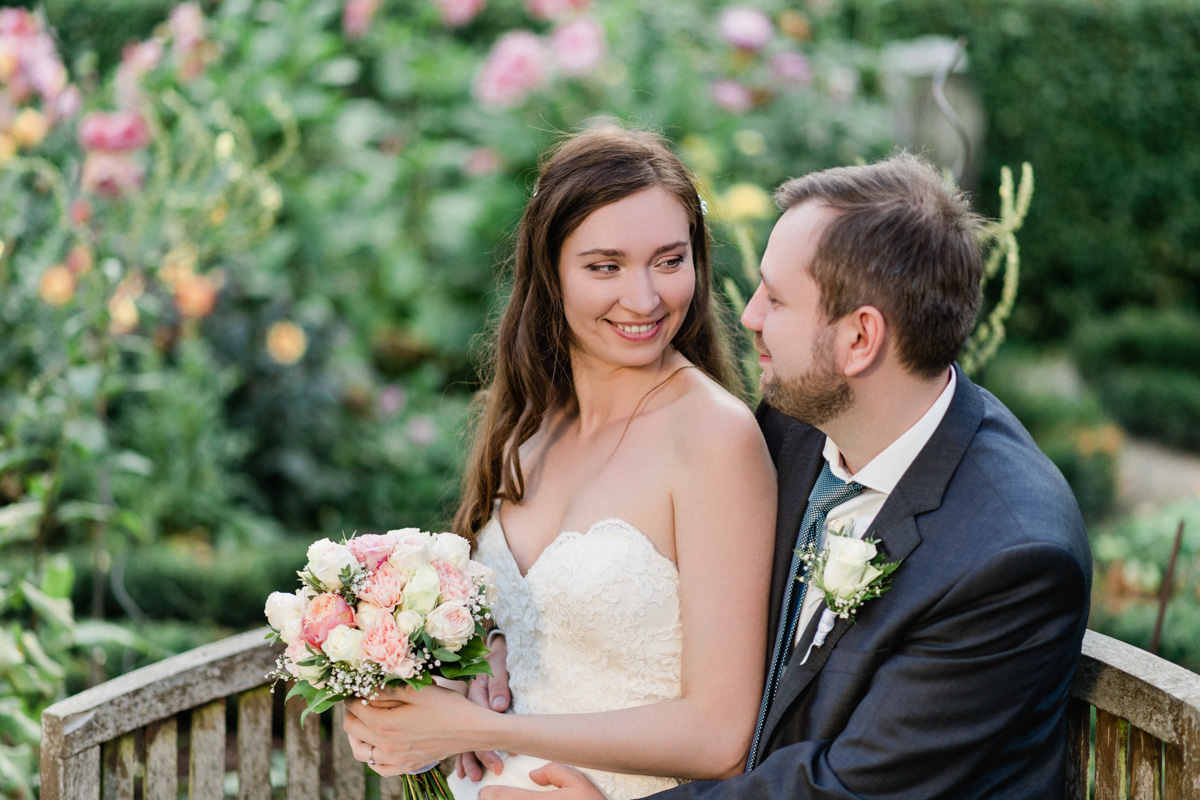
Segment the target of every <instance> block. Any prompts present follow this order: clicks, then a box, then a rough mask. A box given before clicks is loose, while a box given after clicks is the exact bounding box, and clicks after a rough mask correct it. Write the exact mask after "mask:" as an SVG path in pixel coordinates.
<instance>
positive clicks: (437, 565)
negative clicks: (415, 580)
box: [433, 558, 475, 603]
mask: <svg viewBox="0 0 1200 800" xmlns="http://www.w3.org/2000/svg"><path fill="white" fill-rule="evenodd" d="M433 568H434V570H436V571H437V577H438V584H439V585H440V586H441V589H440V592H439V593H440V594H441V596H442V600H443V601H445V602H452V603H461V602H464V601H466V600H467V599H468V598H469V597H470V596H471V593H472V592H474V591H475V584H473V583H472V582H471V579H470V578H469V577H467V576H466V575H463V574H462V573H461V572H459V571H458V568H457V567H455V566H454V565H453V564H451V563H450V562H449V561H445V560H443V559H440V558H439V559H437V560H436V561H434V562H433Z"/></svg>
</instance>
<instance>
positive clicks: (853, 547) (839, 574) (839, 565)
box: [821, 536, 883, 599]
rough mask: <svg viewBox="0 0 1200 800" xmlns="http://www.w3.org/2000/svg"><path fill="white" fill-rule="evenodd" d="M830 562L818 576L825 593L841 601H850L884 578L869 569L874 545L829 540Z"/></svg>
mask: <svg viewBox="0 0 1200 800" xmlns="http://www.w3.org/2000/svg"><path fill="white" fill-rule="evenodd" d="M827 538H828V548H829V558H828V559H827V560H826V562H825V569H824V571H823V572H822V573H821V585H822V586H823V587H824V588H825V591H827V592H829V593H831V594H835V595H837V596H838V597H841V598H843V599H846V598H849V597H853V596H854V595H856V594H858V592H859V591H861V590H862V589H865V588H866V587H867V586H870V585H871V581H873V580H875V579H876V578H878V577H879V576H880V575H881V574H883V573H882V572H881V571H880V570H878V569H876V568H875V567H872V566H871V559H873V558H874V557H875V545H873V544H871V543H870V542H864V541H862V540H861V539H855V538H853V537H851V536H829V537H827Z"/></svg>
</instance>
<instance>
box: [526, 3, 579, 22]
mask: <svg viewBox="0 0 1200 800" xmlns="http://www.w3.org/2000/svg"><path fill="white" fill-rule="evenodd" d="M589 5H591V0H525V8H526V9H528V11H529V13H530V14H532V15H533V16H534V17H536V18H537V19H547V20H554V19H563V18H564V17H569V16H571V15H572V14H577V13H580V12H582V11H586V10H587V7H588V6H589Z"/></svg>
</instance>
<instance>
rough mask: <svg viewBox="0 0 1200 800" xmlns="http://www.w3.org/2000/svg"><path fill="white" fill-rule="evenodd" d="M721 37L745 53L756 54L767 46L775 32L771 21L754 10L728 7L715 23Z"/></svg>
mask: <svg viewBox="0 0 1200 800" xmlns="http://www.w3.org/2000/svg"><path fill="white" fill-rule="evenodd" d="M717 25H718V26H719V27H720V29H721V37H722V38H723V39H725V41H726V42H728V43H729V44H731V45H733V46H734V47H736V48H738V49H739V50H746V51H747V52H751V53H753V52H757V51H759V50H761V49H763V48H764V47H766V46H767V43H768V42H770V41H771V36H772V34H774V32H775V26H774V25H772V24H771V19H770V17H768V16H767V15H766V14H764V13H763V12H761V11H759V10H758V9H756V8H748V7H746V6H730V7H729V8H726V9H725V10H724V11H722V12H721V17H720V19H718V21H717Z"/></svg>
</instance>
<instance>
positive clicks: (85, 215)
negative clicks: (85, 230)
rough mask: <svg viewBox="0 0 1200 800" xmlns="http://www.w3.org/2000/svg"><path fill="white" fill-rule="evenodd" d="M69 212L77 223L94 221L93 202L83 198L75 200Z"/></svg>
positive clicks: (85, 223)
mask: <svg viewBox="0 0 1200 800" xmlns="http://www.w3.org/2000/svg"><path fill="white" fill-rule="evenodd" d="M67 213H68V215H69V216H70V217H71V222H73V223H75V224H76V225H87V224H88V223H89V222H91V221H92V204H91V203H89V202H88V201H87V200H85V199H83V198H80V199H79V200H74V201H72V202H71V207H70V209H69V210H68V212H67Z"/></svg>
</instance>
